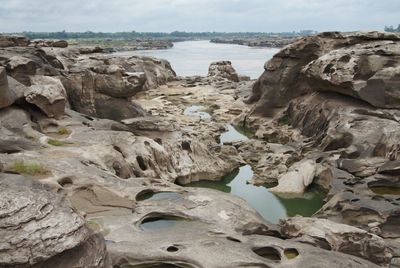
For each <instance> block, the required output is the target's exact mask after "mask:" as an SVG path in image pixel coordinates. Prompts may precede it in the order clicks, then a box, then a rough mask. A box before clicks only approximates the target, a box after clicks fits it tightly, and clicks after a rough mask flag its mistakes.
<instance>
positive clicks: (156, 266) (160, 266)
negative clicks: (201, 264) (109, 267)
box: [113, 263, 192, 268]
mask: <svg viewBox="0 0 400 268" xmlns="http://www.w3.org/2000/svg"><path fill="white" fill-rule="evenodd" d="M123 267H125V266H119V265H114V266H113V268H123ZM183 267H192V266H188V265H186V264H182V266H180V265H175V264H171V263H148V264H141V265H135V266H134V268H183Z"/></svg>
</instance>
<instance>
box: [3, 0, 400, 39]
mask: <svg viewBox="0 0 400 268" xmlns="http://www.w3.org/2000/svg"><path fill="white" fill-rule="evenodd" d="M398 24H400V0H0V32H22V31H62V30H66V31H77V32H83V31H96V32H97V31H102V32H116V31H138V32H171V31H175V30H178V31H196V32H203V31H225V32H240V31H249V32H284V31H298V30H316V31H332V30H340V31H354V30H374V29H375V30H382V29H383V27H384V26H385V25H395V26H396V27H397V25H398Z"/></svg>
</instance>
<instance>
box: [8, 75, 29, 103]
mask: <svg viewBox="0 0 400 268" xmlns="http://www.w3.org/2000/svg"><path fill="white" fill-rule="evenodd" d="M7 80H8V87H9V88H10V91H11V92H13V95H14V96H15V102H17V103H18V102H23V101H24V100H25V98H24V94H25V91H26V90H27V87H26V86H25V85H23V84H21V83H20V82H18V81H17V80H15V79H14V78H13V77H12V76H7Z"/></svg>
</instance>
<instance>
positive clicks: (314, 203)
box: [185, 165, 324, 223]
mask: <svg viewBox="0 0 400 268" xmlns="http://www.w3.org/2000/svg"><path fill="white" fill-rule="evenodd" d="M253 174H254V173H253V170H252V168H251V166H249V165H246V166H243V167H240V168H239V169H238V170H235V171H234V172H232V173H231V174H229V175H227V176H225V177H224V178H223V179H222V180H221V181H199V182H193V183H190V184H187V185H185V187H202V188H211V189H215V190H219V191H222V192H225V193H231V194H233V195H236V196H239V197H241V198H243V199H244V200H246V201H247V202H248V203H249V204H250V206H251V207H253V208H254V209H255V210H257V211H258V213H260V215H261V216H263V218H264V219H266V220H268V221H270V222H272V223H278V222H279V219H283V218H287V217H293V216H296V215H302V216H311V215H313V214H314V213H315V212H316V211H317V210H318V209H320V208H321V207H322V205H323V204H324V202H323V199H324V194H323V193H322V192H321V191H319V190H318V189H316V188H311V189H309V190H308V191H307V192H306V193H305V194H304V196H303V197H300V198H283V197H279V196H277V195H275V194H273V193H271V192H269V191H268V188H267V187H264V186H255V185H252V184H248V183H247V181H248V180H250V179H251V178H252V177H253Z"/></svg>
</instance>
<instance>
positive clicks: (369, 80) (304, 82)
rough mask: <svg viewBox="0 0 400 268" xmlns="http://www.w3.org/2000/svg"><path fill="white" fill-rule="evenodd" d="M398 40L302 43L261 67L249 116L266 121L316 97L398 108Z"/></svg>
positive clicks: (331, 38)
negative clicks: (277, 111) (289, 106)
mask: <svg viewBox="0 0 400 268" xmlns="http://www.w3.org/2000/svg"><path fill="white" fill-rule="evenodd" d="M399 40H400V36H399V35H396V34H392V33H380V32H370V33H349V34H344V33H339V32H331V33H321V34H318V35H315V36H311V37H305V38H302V39H300V40H298V41H296V42H294V43H292V44H290V45H289V46H287V47H285V48H284V49H283V50H281V51H280V52H279V53H277V54H276V55H275V56H274V57H273V58H272V59H271V60H270V61H269V62H267V63H266V65H265V72H264V74H263V75H261V77H260V78H259V79H258V80H257V82H256V83H255V85H254V87H253V94H252V96H251V98H250V99H249V100H248V101H249V102H257V104H256V107H255V110H254V113H256V114H261V115H268V116H272V115H274V114H275V109H277V108H282V107H284V106H285V105H286V104H287V103H288V102H289V101H290V100H291V99H293V98H296V97H299V96H301V95H304V94H306V93H310V92H315V91H330V92H338V93H341V94H346V95H349V96H353V97H356V98H359V99H361V100H365V101H367V102H369V103H371V104H372V105H375V106H376V107H399V106H398V100H397V98H398V97H397V93H396V90H395V88H396V83H397V82H396V78H395V77H396V73H397V71H396V70H397V69H396V65H398V55H399V44H398V41H399ZM383 80H385V82H383Z"/></svg>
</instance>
